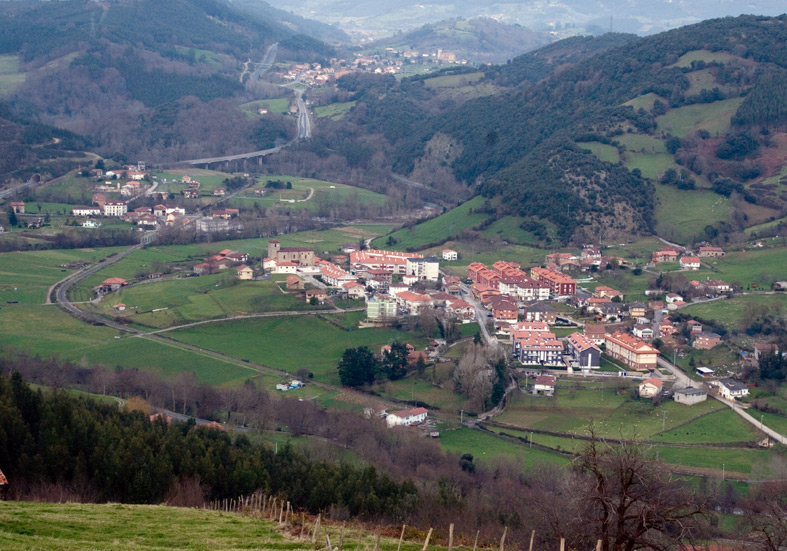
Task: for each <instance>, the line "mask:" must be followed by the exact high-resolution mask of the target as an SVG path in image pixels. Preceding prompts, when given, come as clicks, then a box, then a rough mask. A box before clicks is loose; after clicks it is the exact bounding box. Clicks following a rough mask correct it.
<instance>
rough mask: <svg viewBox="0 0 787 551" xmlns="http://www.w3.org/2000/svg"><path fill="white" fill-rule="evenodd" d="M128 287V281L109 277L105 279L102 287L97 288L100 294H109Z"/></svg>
mask: <svg viewBox="0 0 787 551" xmlns="http://www.w3.org/2000/svg"><path fill="white" fill-rule="evenodd" d="M126 285H128V281H126V280H125V279H123V278H121V277H109V278H107V279H105V280H104V281H103V282H102V283H101V285H98V286H97V287H96V291H97V292H99V293H109V292H112V291H117V290H118V289H120V288H121V287H125V286H126Z"/></svg>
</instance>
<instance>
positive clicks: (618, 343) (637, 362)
mask: <svg viewBox="0 0 787 551" xmlns="http://www.w3.org/2000/svg"><path fill="white" fill-rule="evenodd" d="M606 346H607V354H608V355H609V356H611V357H612V358H614V359H616V360H620V361H622V362H623V363H624V364H626V365H627V366H629V367H630V368H632V369H636V370H638V371H645V370H648V369H656V365H657V360H658V356H659V351H658V350H657V349H655V348H653V347H652V346H650V345H648V344H647V343H645V342H643V341H641V340H639V339H637V338H636V337H633V336H631V335H627V334H626V333H623V332H620V331H618V332H616V333H613V334H611V335H607V336H606Z"/></svg>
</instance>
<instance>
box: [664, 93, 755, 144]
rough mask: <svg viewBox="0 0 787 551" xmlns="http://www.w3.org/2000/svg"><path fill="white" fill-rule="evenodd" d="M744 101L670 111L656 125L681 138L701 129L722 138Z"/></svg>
mask: <svg viewBox="0 0 787 551" xmlns="http://www.w3.org/2000/svg"><path fill="white" fill-rule="evenodd" d="M742 101H743V98H732V99H727V100H722V101H715V102H713V103H696V104H694V105H686V106H685V107H679V108H677V109H670V110H669V111H668V112H667V113H666V114H664V115H661V116H660V117H657V118H656V124H658V128H659V130H666V131H667V132H670V133H672V134H674V135H675V136H678V137H679V138H683V137H684V136H686V135H687V134H689V133H690V132H693V131H694V130H699V129H705V130H707V131H708V132H710V133H711V135H712V136H715V135H719V136H721V135H724V134H725V133H726V132H728V131H729V129H730V118H731V117H732V115H734V114H735V111H736V110H737V109H738V106H740V104H741V102H742Z"/></svg>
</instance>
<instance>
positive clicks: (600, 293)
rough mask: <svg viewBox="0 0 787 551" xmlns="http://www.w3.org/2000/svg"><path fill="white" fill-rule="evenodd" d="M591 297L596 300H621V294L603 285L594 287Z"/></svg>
mask: <svg viewBox="0 0 787 551" xmlns="http://www.w3.org/2000/svg"><path fill="white" fill-rule="evenodd" d="M593 296H594V297H596V298H608V299H610V300H612V299H614V298H615V297H618V298H619V299H620V300H623V293H621V292H620V291H618V290H617V289H613V288H612V287H607V286H605V285H599V286H598V287H596V288H595V289H594V290H593Z"/></svg>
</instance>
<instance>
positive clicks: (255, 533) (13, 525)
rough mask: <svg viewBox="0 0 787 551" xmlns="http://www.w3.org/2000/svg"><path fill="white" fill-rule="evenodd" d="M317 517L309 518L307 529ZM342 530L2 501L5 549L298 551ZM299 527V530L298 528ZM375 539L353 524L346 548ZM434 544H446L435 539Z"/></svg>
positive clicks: (387, 540) (0, 528) (201, 514)
mask: <svg viewBox="0 0 787 551" xmlns="http://www.w3.org/2000/svg"><path fill="white" fill-rule="evenodd" d="M312 523H313V521H310V520H309V519H307V528H310V527H311V526H312ZM342 530H343V529H342V527H341V526H339V525H338V524H337V525H331V524H328V523H326V522H324V521H323V523H322V524H321V528H320V533H319V535H318V538H317V545H316V546H315V544H313V543H312V542H311V539H310V538H304V539H303V540H300V538H297V537H293V536H290V535H288V534H286V532H285V531H284V529H283V528H280V527H279V526H278V525H277V524H276V523H274V522H270V521H268V520H262V519H259V518H253V517H250V516H244V515H241V514H237V513H222V512H216V511H204V510H201V509H186V508H178V507H163V506H149V505H120V504H107V505H83V504H76V503H67V504H53V503H35V502H19V501H3V502H0V549H3V551H22V550H24V551H29V550H32V549H36V550H41V549H46V550H48V551H88V550H91V551H92V550H95V549H102V550H109V551H114V550H117V551H121V550H122V551H154V550H155V551H176V550H184V551H185V550H189V551H195V550H196V551H225V550H237V549H273V550H278V549H282V550H295V551H297V550H300V549H303V550H313V549H315V548H323V547H324V546H325V541H326V540H325V536H326V534H328V535H329V536H330V538H331V541H332V542H333V543H334V544H335V545H337V544H338V542H339V539H340V533H341V532H342ZM397 531H398V529H392V530H387V531H386V533H385V535H384V536H383V537H382V538H380V540H379V549H380V550H381V551H393V550H394V549H398V534H396V536H394V534H393V532H397ZM293 532H298V533H299V529H293ZM307 533H308V531H307ZM411 537H415V538H421V537H422V534H421V533H420V532H413V533H412V534H408V535H407V536H406V540H405V541H404V542H403V544H402V546H401V550H402V551H417V550H418V549H421V547H422V545H423V541H422V540H421V541H417V540H415V539H410V538H411ZM407 539H410V541H407ZM376 540H377V535H376V533H375V532H374V530H373V529H372V528H366V527H357V526H348V527H347V529H346V531H345V537H344V545H343V548H344V549H361V548H362V549H372V548H374V547H375V544H376ZM432 541H433V542H434V538H433V539H432ZM430 548H431V549H445V547H440V546H438V545H435V544H434V543H433V544H432V545H430ZM455 548H457V549H459V547H455Z"/></svg>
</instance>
